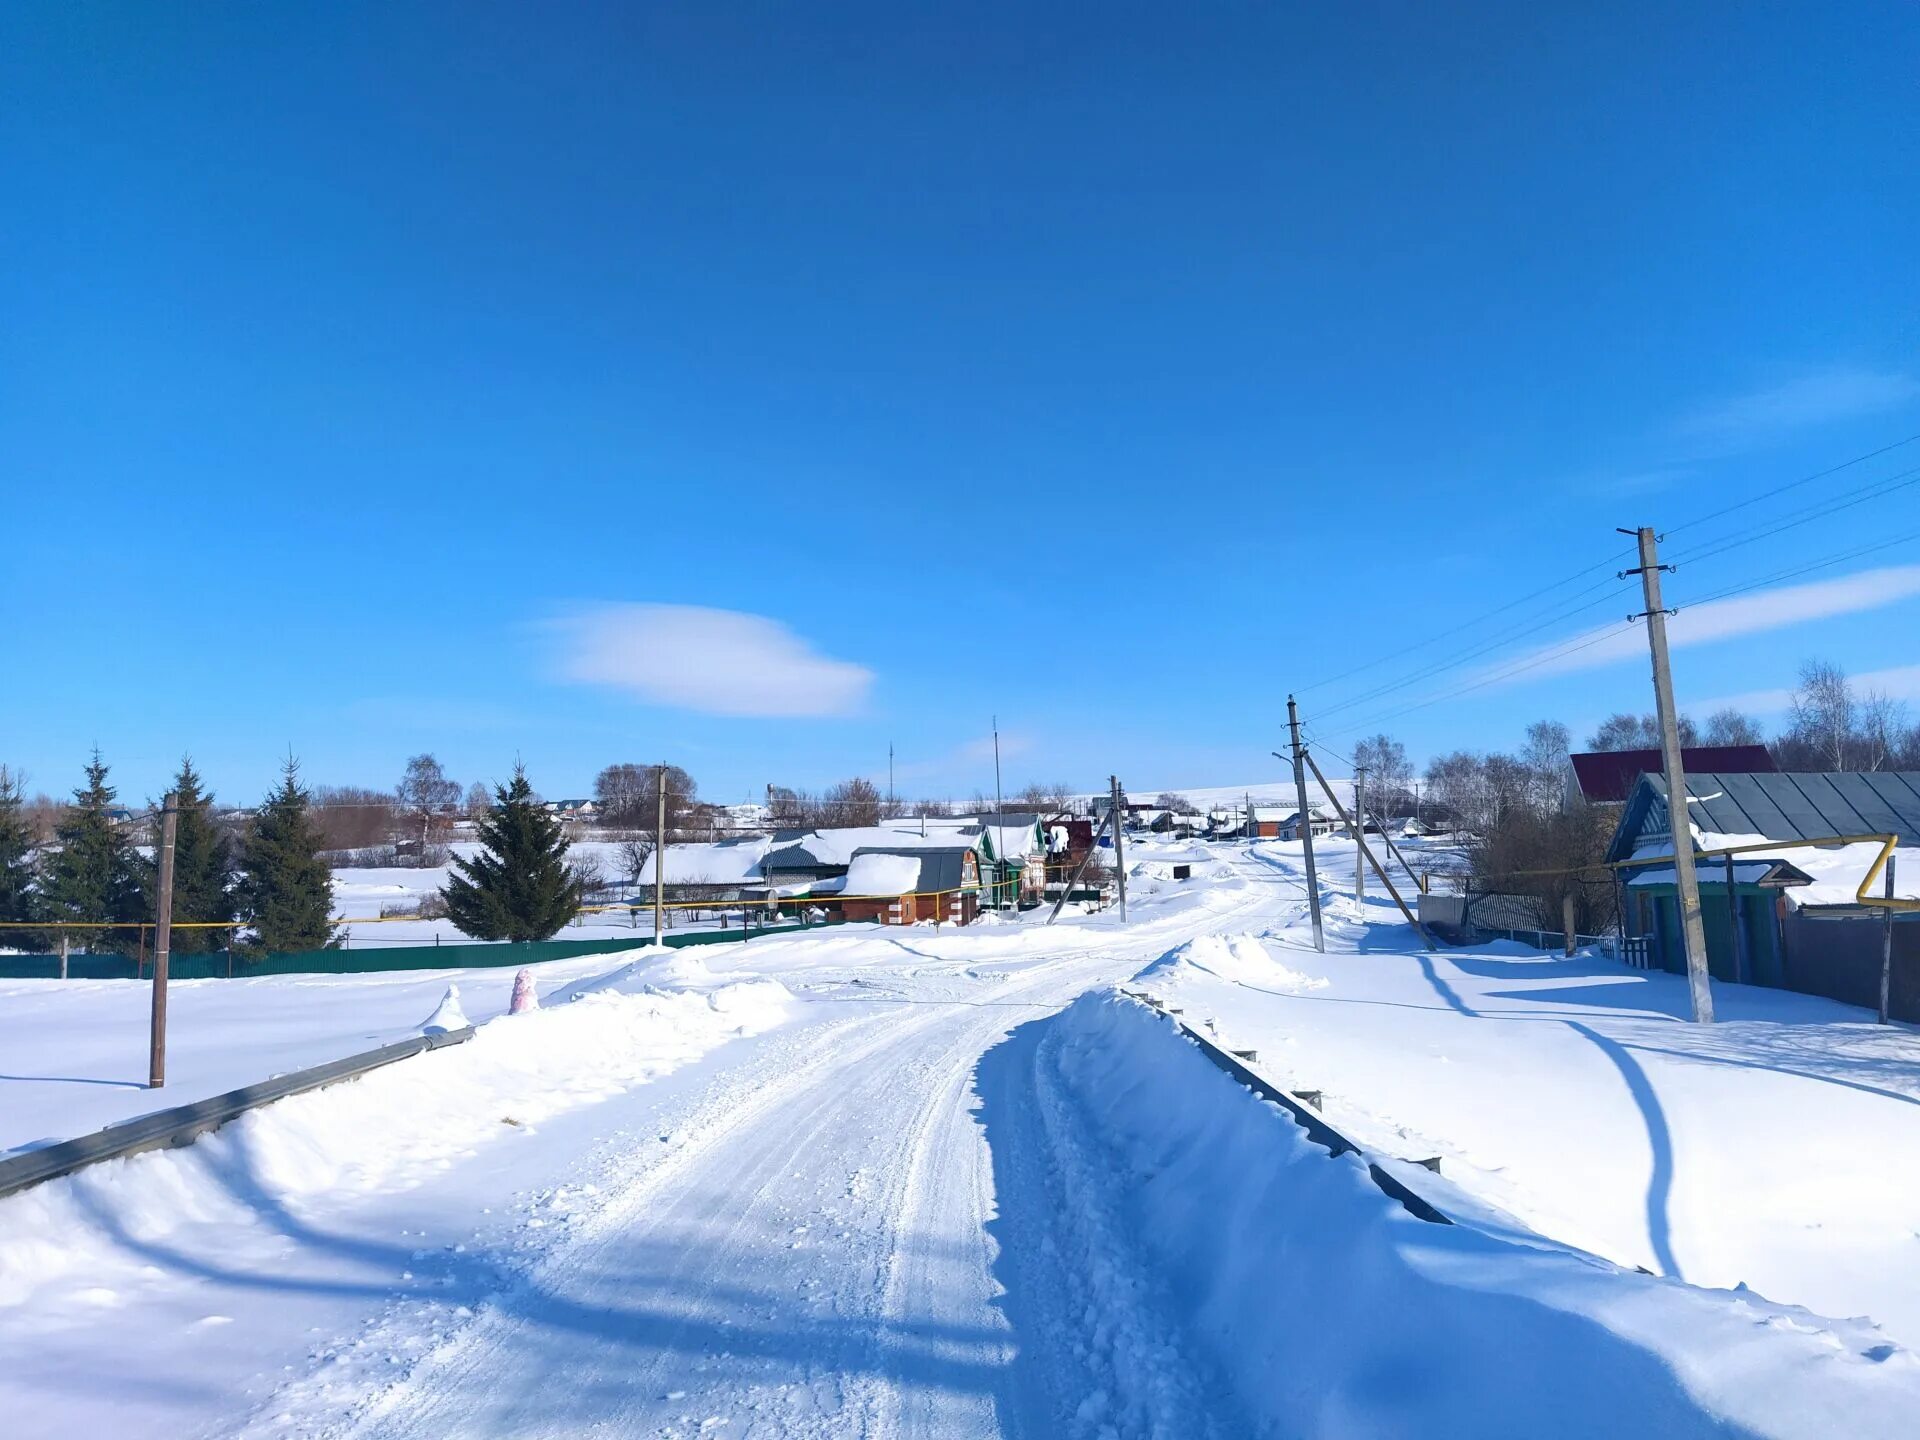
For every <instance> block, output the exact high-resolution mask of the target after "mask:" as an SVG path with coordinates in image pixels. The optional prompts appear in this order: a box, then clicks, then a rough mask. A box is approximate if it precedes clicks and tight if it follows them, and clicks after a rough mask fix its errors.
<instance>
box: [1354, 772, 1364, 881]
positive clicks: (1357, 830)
mask: <svg viewBox="0 0 1920 1440" xmlns="http://www.w3.org/2000/svg"><path fill="white" fill-rule="evenodd" d="M1366 834H1367V767H1366V766H1364V765H1356V766H1354V767H1353V898H1354V902H1355V903H1356V904H1364V903H1365V902H1366V898H1367V857H1366V854H1365V851H1366V848H1367V842H1366Z"/></svg>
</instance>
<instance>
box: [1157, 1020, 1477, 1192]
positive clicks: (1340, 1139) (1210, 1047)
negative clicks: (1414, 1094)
mask: <svg viewBox="0 0 1920 1440" xmlns="http://www.w3.org/2000/svg"><path fill="white" fill-rule="evenodd" d="M1120 993H1121V994H1122V995H1125V996H1127V997H1129V998H1130V999H1134V1000H1140V1001H1143V1002H1145V1003H1146V1004H1148V1005H1151V1006H1152V1007H1153V1008H1154V1009H1155V1010H1158V1011H1159V1012H1160V1013H1161V1014H1162V1015H1165V1016H1166V1018H1167V1020H1168V1021H1169V1023H1171V1024H1172V1025H1173V1027H1174V1029H1176V1030H1177V1031H1179V1032H1180V1034H1182V1035H1183V1036H1185V1037H1186V1038H1187V1039H1189V1040H1191V1041H1192V1042H1193V1043H1194V1044H1195V1045H1196V1046H1198V1047H1199V1049H1200V1053H1201V1054H1202V1055H1204V1056H1206V1057H1207V1059H1209V1060H1210V1061H1212V1062H1213V1064H1214V1065H1215V1066H1217V1067H1218V1068H1219V1069H1221V1070H1224V1071H1226V1073H1227V1074H1229V1075H1231V1076H1232V1077H1233V1078H1234V1079H1235V1080H1238V1081H1239V1082H1240V1083H1241V1084H1242V1085H1244V1086H1246V1087H1247V1088H1248V1089H1249V1090H1251V1091H1253V1093H1254V1094H1256V1095H1258V1096H1259V1097H1260V1098H1261V1099H1262V1100H1271V1101H1272V1102H1273V1103H1274V1104H1275V1105H1278V1106H1279V1107H1280V1108H1281V1109H1282V1110H1285V1111H1286V1112H1287V1113H1288V1114H1289V1115H1291V1116H1292V1117H1293V1118H1294V1120H1295V1121H1296V1122H1297V1123H1298V1124H1299V1126H1300V1128H1301V1129H1302V1130H1305V1131H1306V1132H1307V1139H1309V1140H1311V1141H1312V1142H1313V1143H1314V1144H1316V1145H1320V1146H1323V1147H1325V1149H1326V1151H1327V1153H1328V1154H1329V1155H1347V1154H1353V1155H1358V1156H1359V1157H1360V1159H1361V1160H1362V1161H1363V1162H1364V1163H1365V1165H1366V1167H1367V1174H1368V1175H1369V1176H1371V1177H1372V1179H1373V1183H1374V1184H1375V1185H1376V1186H1378V1187H1379V1189H1380V1190H1381V1192H1382V1193H1384V1194H1385V1195H1387V1196H1388V1197H1389V1198H1391V1199H1394V1200H1397V1201H1399V1202H1400V1205H1401V1207H1402V1208H1403V1209H1405V1210H1406V1212H1407V1213H1408V1214H1409V1215H1412V1216H1413V1217H1414V1218H1415V1219H1418V1220H1425V1221H1427V1222H1429V1223H1430V1224H1434V1225H1451V1224H1453V1221H1452V1219H1450V1218H1449V1217H1448V1216H1447V1215H1446V1214H1444V1213H1443V1212H1442V1211H1441V1210H1440V1208H1439V1207H1438V1206H1436V1205H1435V1204H1434V1203H1433V1202H1432V1201H1430V1200H1428V1199H1427V1198H1426V1197H1425V1196H1423V1195H1421V1194H1420V1193H1419V1192H1418V1191H1416V1190H1414V1189H1413V1188H1412V1187H1410V1186H1409V1185H1407V1184H1406V1182H1405V1181H1403V1180H1401V1179H1400V1178H1399V1177H1398V1176H1396V1175H1393V1174H1391V1173H1390V1172H1389V1171H1387V1170H1386V1169H1384V1168H1383V1167H1382V1166H1381V1165H1380V1163H1379V1162H1378V1161H1376V1160H1375V1159H1374V1158H1373V1157H1372V1156H1371V1155H1369V1154H1368V1153H1367V1152H1366V1151H1365V1150H1363V1149H1361V1148H1360V1146H1359V1145H1358V1144H1357V1143H1355V1142H1354V1141H1352V1140H1350V1139H1348V1138H1347V1137H1346V1136H1345V1135H1344V1134H1342V1133H1341V1132H1340V1131H1339V1130H1337V1129H1335V1128H1334V1126H1332V1125H1330V1124H1329V1123H1328V1122H1327V1120H1326V1118H1325V1117H1324V1116H1322V1115H1321V1114H1320V1113H1319V1111H1317V1110H1316V1109H1315V1108H1314V1107H1313V1106H1311V1105H1309V1104H1308V1103H1307V1102H1306V1101H1305V1100H1303V1099H1301V1098H1300V1097H1299V1096H1298V1095H1294V1094H1291V1093H1290V1092H1288V1091H1286V1090H1282V1089H1281V1088H1280V1087H1279V1086H1278V1085H1275V1084H1274V1083H1273V1082H1272V1081H1271V1080H1268V1079H1267V1078H1266V1077H1265V1076H1262V1075H1260V1074H1258V1073H1256V1072H1255V1071H1253V1070H1251V1069H1249V1068H1248V1067H1247V1066H1246V1065H1245V1064H1244V1063H1243V1062H1242V1061H1241V1060H1240V1059H1239V1057H1238V1056H1236V1055H1234V1054H1232V1053H1231V1052H1229V1051H1227V1050H1223V1049H1222V1048H1221V1047H1220V1046H1218V1045H1216V1044H1215V1043H1214V1042H1213V1041H1211V1040H1209V1039H1208V1038H1207V1037H1206V1036H1205V1035H1202V1034H1201V1033H1200V1032H1199V1031H1197V1030H1195V1029H1194V1028H1193V1027H1192V1026H1191V1025H1189V1024H1187V1023H1186V1021H1184V1020H1182V1019H1180V1018H1179V1017H1178V1016H1175V1015H1171V1014H1168V1012H1167V1008H1166V1006H1164V1005H1162V1004H1161V1003H1160V1001H1158V1000H1157V999H1155V998H1154V997H1153V996H1151V995H1145V994H1142V993H1140V992H1138V991H1135V990H1122V991H1121V992H1120ZM1249 1053H1251V1052H1249ZM1409 1163H1413V1164H1418V1163H1419V1162H1418V1161H1413V1162H1409Z"/></svg>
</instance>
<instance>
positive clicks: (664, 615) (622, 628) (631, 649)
mask: <svg viewBox="0 0 1920 1440" xmlns="http://www.w3.org/2000/svg"><path fill="white" fill-rule="evenodd" d="M553 630H554V632H555V634H556V635H557V636H558V637H559V640H560V651H561V653H560V656H559V673H560V676H561V678H562V679H564V680H570V681H574V682H576V683H579V684H583V685H604V686H608V687H610V688H612V689H616V690H624V691H626V692H628V693H630V694H633V695H636V696H638V697H639V698H641V699H642V700H646V701H648V702H650V703H652V704H655V705H670V706H674V707H677V708H679V709H683V710H696V711H699V712H701V713H702V714H707V715H745V716H769V717H771V716H808V715H846V714H850V713H852V712H853V711H855V710H857V709H859V707H860V705H861V703H862V702H863V701H864V700H865V699H866V695H867V690H868V688H869V687H870V686H871V685H872V683H873V672H872V671H871V670H869V669H868V668H867V667H866V666H864V665H856V664H854V663H853V662H851V661H848V660H835V659H831V658H830V657H828V656H825V655H822V654H820V653H819V652H818V651H816V650H815V649H814V648H813V646H812V645H810V644H808V642H807V641H806V640H804V639H802V638H801V637H800V636H798V635H796V634H794V633H793V631H791V630H789V629H788V628H787V627H786V626H785V625H782V624H781V623H780V622H779V621H777V620H771V619H769V618H767V617H766V616H764V615H749V614H746V613H744V612H742V611H739V610H712V609H708V608H706V607H704V606H699V605H600V606H594V607H591V608H588V609H583V610H580V611H578V612H576V613H574V614H572V615H569V616H566V617H564V618H563V619H560V620H558V621H556V622H554V626H553Z"/></svg>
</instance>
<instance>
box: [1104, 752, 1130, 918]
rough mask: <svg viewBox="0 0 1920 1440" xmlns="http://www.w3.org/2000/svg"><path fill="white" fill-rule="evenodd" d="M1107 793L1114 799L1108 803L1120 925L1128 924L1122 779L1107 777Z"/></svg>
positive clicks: (1114, 776)
mask: <svg viewBox="0 0 1920 1440" xmlns="http://www.w3.org/2000/svg"><path fill="white" fill-rule="evenodd" d="M1107 786H1108V791H1107V793H1108V794H1109V795H1110V796H1111V797H1112V798H1111V799H1109V800H1108V801H1107V805H1108V807H1109V810H1110V813H1111V814H1112V816H1113V873H1114V875H1115V876H1116V877H1117V879H1118V883H1119V886H1120V923H1121V924H1122V925H1124V924H1126V923H1127V842H1126V840H1125V839H1124V838H1123V832H1124V831H1125V829H1126V813H1127V812H1126V811H1125V810H1124V809H1123V808H1121V807H1122V802H1121V799H1120V777H1119V776H1118V775H1109V776H1108V777H1107Z"/></svg>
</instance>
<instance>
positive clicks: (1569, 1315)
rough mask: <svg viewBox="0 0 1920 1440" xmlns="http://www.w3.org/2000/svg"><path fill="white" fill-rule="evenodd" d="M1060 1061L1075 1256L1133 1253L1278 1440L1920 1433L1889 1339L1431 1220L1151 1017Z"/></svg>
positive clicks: (1071, 1040) (1115, 1006)
mask: <svg viewBox="0 0 1920 1440" xmlns="http://www.w3.org/2000/svg"><path fill="white" fill-rule="evenodd" d="M1215 958H1218V957H1217V956H1216V957H1215ZM1041 1057H1042V1058H1041V1064H1042V1066H1043V1069H1044V1070H1045V1071H1046V1072H1048V1074H1049V1077H1050V1078H1051V1079H1052V1080H1053V1081H1054V1082H1055V1083H1056V1084H1057V1087H1058V1090H1059V1092H1060V1094H1061V1095H1062V1096H1063V1097H1064V1103H1065V1104H1067V1105H1069V1106H1071V1107H1072V1108H1073V1109H1074V1111H1075V1112H1076V1116H1075V1118H1076V1119H1077V1120H1078V1121H1079V1123H1078V1124H1077V1125H1074V1126H1071V1127H1068V1128H1067V1130H1066V1131H1065V1132H1064V1133H1077V1134H1080V1135H1082V1136H1085V1137H1089V1138H1088V1139H1087V1140H1086V1142H1085V1143H1084V1144H1083V1145H1082V1146H1081V1149H1080V1153H1078V1154H1070V1155H1065V1156H1063V1157H1062V1165H1063V1167H1064V1168H1065V1169H1066V1170H1067V1171H1068V1178H1069V1180H1070V1182H1071V1183H1072V1184H1073V1187H1074V1189H1075V1191H1076V1193H1077V1195H1078V1196H1079V1197H1081V1199H1082V1201H1083V1204H1082V1206H1081V1207H1080V1208H1082V1209H1083V1211H1084V1212H1085V1213H1084V1215H1083V1216H1082V1218H1081V1220H1080V1221H1079V1224H1080V1230H1081V1234H1082V1235H1083V1236H1089V1237H1097V1236H1099V1235H1100V1234H1101V1232H1102V1229H1103V1227H1108V1228H1110V1227H1122V1228H1124V1229H1125V1230H1126V1231H1129V1232H1131V1234H1132V1235H1133V1236H1134V1237H1135V1244H1136V1245H1137V1246H1139V1247H1142V1248H1143V1249H1144V1250H1145V1251H1146V1253H1148V1254H1149V1255H1150V1256H1151V1257H1152V1263H1153V1264H1154V1265H1155V1268H1156V1271H1157V1277H1156V1278H1157V1281H1159V1282H1163V1283H1164V1289H1165V1293H1166V1294H1167V1296H1168V1297H1170V1298H1169V1303H1171V1304H1172V1305H1173V1306H1174V1307H1175V1308H1176V1309H1178V1310H1179V1311H1180V1312H1181V1313H1180V1315H1179V1316H1178V1317H1177V1318H1178V1320H1179V1322H1180V1324H1181V1326H1182V1327H1183V1329H1184V1332H1185V1334H1186V1335H1187V1336H1189V1337H1190V1340H1191V1343H1194V1344H1196V1345H1197V1346H1198V1347H1199V1348H1201V1349H1202V1350H1204V1352H1205V1353H1204V1356H1203V1357H1201V1363H1203V1364H1205V1365H1207V1366H1209V1367H1211V1368H1214V1369H1215V1370H1217V1372H1218V1374H1219V1376H1220V1377H1222V1379H1223V1381H1224V1383H1225V1384H1226V1385H1227V1386H1228V1387H1229V1388H1230V1389H1231V1390H1232V1391H1233V1392H1234V1394H1235V1395H1236V1397H1237V1400H1238V1402H1239V1404H1240V1405H1241V1407H1242V1408H1243V1410H1244V1411H1245V1413H1246V1414H1247V1415H1248V1416H1250V1417H1253V1418H1254V1422H1255V1423H1256V1424H1257V1425H1258V1426H1259V1431H1258V1433H1262V1434H1274V1435H1279V1434H1286V1435H1305V1436H1326V1437H1345V1436H1354V1437H1358V1436H1368V1437H1378V1436H1409V1437H1411V1436H1474V1437H1498V1436H1514V1437H1521V1436H1525V1437H1529V1440H1532V1437H1538V1436H1544V1435H1553V1436H1594V1437H1601V1436H1605V1437H1614V1436H1620V1435H1658V1436H1671V1437H1684V1436H1696V1435H1698V1436H1707V1435H1714V1436H1722V1435H1725V1434H1726V1433H1727V1430H1728V1428H1729V1427H1744V1428H1745V1429H1747V1430H1749V1431H1750V1432H1751V1433H1753V1434H1757V1435H1767V1436H1782V1437H1789V1436H1791V1437H1800V1436H1805V1437H1809V1440H1812V1437H1827V1436H1832V1435H1836V1434H1842V1433H1844V1434H1847V1435H1849V1436H1852V1437H1877V1436H1885V1437H1889V1440H1892V1437H1895V1436H1908V1435H1912V1434H1914V1433H1915V1431H1916V1425H1917V1424H1920V1361H1916V1357H1915V1356H1914V1355H1913V1354H1912V1353H1911V1352H1908V1351H1906V1350H1903V1349H1901V1348H1900V1347H1898V1346H1897V1345H1894V1344H1892V1343H1890V1342H1889V1341H1888V1340H1887V1339H1886V1337H1885V1336H1884V1335H1882V1334H1881V1333H1880V1332H1879V1331H1878V1330H1877V1329H1876V1328H1874V1327H1873V1326H1872V1325H1871V1324H1868V1323H1866V1322H1861V1321H1831V1320H1824V1319H1821V1318H1819V1317H1817V1316H1815V1315H1813V1314H1811V1313H1810V1312H1807V1311H1804V1310H1799V1309H1795V1308H1792V1307H1788V1306H1781V1305H1775V1304H1772V1303H1770V1302H1768V1301H1766V1300H1763V1299H1761V1298H1760V1297H1758V1296H1757V1295H1754V1294H1751V1293H1748V1292H1729V1291H1708V1290H1702V1289H1697V1288H1694V1287H1692V1286H1688V1285H1685V1284H1683V1283H1681V1282H1678V1281H1672V1280H1663V1279H1659V1278H1656V1277H1651V1276H1643V1275H1638V1274H1635V1273H1633V1272H1630V1271H1623V1270H1620V1269H1617V1268H1616V1267H1614V1266H1612V1265H1610V1264H1607V1263H1606V1262H1604V1261H1599V1260H1596V1259H1593V1258H1591V1257H1588V1256H1584V1255H1581V1254H1579V1253H1577V1252H1571V1251H1566V1250H1562V1249H1557V1248H1553V1247H1551V1246H1549V1245H1547V1244H1546V1243H1545V1242H1542V1241H1540V1240H1538V1239H1537V1238H1536V1237H1532V1236H1529V1235H1527V1234H1525V1233H1524V1232H1516V1233H1513V1234H1508V1235H1500V1234H1494V1233H1489V1232H1488V1231H1485V1230H1480V1229H1476V1228H1472V1227H1469V1226H1466V1225H1454V1226H1441V1225H1431V1224H1426V1223H1423V1222H1421V1221H1418V1220H1415V1219H1413V1218H1412V1217H1411V1216H1409V1215H1407V1214H1406V1212H1405V1211H1403V1210H1402V1209H1401V1208H1400V1207H1399V1206H1398V1205H1397V1204H1395V1203H1394V1202H1393V1201H1391V1200H1389V1199H1388V1198H1387V1197H1385V1196H1384V1195H1382V1194H1381V1193H1380V1192H1379V1191H1378V1190H1377V1189H1375V1188H1374V1187H1373V1185H1372V1184H1371V1183H1370V1182H1369V1181H1368V1179H1367V1178H1366V1174H1365V1171H1364V1169H1363V1168H1362V1166H1361V1164H1360V1163H1359V1161H1358V1160H1357V1159H1356V1158H1355V1157H1352V1156H1348V1157H1345V1158H1342V1159H1339V1160H1335V1159H1332V1158H1330V1157H1329V1156H1328V1155H1327V1154H1326V1152H1325V1151H1324V1150H1321V1149H1319V1148H1318V1147H1315V1146H1313V1145H1310V1144H1309V1143H1307V1141H1306V1140H1305V1139H1304V1136H1303V1134H1302V1132H1301V1131H1300V1129H1299V1127H1298V1126H1296V1125H1295V1124H1294V1123H1293V1122H1292V1121H1291V1120H1290V1119H1288V1118H1287V1117H1286V1116H1285V1115H1284V1114H1283V1113H1282V1112H1281V1111H1279V1110H1278V1109H1276V1108H1275V1107H1273V1106H1270V1105H1267V1104H1264V1103H1262V1102H1260V1101H1259V1100H1257V1099H1255V1098H1254V1097H1253V1096H1252V1095H1250V1094H1249V1093H1248V1092H1246V1091H1245V1090H1243V1089H1242V1088H1240V1087H1239V1086H1238V1085H1236V1084H1235V1083H1234V1082H1233V1081H1232V1080H1230V1079H1229V1078H1228V1077H1227V1076H1226V1075H1224V1074H1222V1073H1221V1072H1220V1071H1218V1070H1216V1069H1215V1068H1214V1067H1213V1066H1212V1065H1210V1064H1209V1063H1208V1062H1207V1060H1206V1059H1205V1058H1204V1057H1203V1056H1202V1055H1201V1054H1200V1053H1199V1051H1198V1050H1197V1049H1196V1048H1195V1047H1194V1046H1192V1045H1191V1044H1190V1043H1187V1042H1186V1041H1184V1040H1183V1039H1182V1038H1180V1036H1179V1034H1178V1032H1177V1031H1176V1030H1175V1029H1174V1028H1173V1026H1172V1025H1171V1023H1170V1022H1169V1021H1168V1020H1166V1019H1165V1018H1164V1017H1162V1016H1160V1015H1158V1014H1156V1013H1154V1012H1153V1011H1151V1010H1149V1009H1148V1008H1147V1007H1145V1006H1143V1005H1140V1004H1138V1003H1136V1002H1132V1001H1128V1000H1124V999H1121V998H1119V997H1116V996H1111V995H1095V996H1087V997H1085V998H1083V999H1081V1000H1080V1001H1078V1002H1077V1003H1076V1004H1074V1005H1073V1006H1072V1007H1071V1008H1070V1009H1069V1010H1067V1011H1066V1012H1065V1013H1064V1014H1063V1015H1062V1017H1061V1019H1060V1021H1059V1022H1058V1024H1057V1026H1056V1027H1055V1028H1054V1029H1053V1031H1052V1033H1051V1034H1050V1035H1049V1037H1048V1039H1047V1041H1046V1042H1045V1043H1044V1044H1043V1046H1042V1051H1041ZM1056 1133H1063V1132H1061V1131H1056ZM1114 1253H1118V1251H1117V1247H1113V1246H1109V1245H1106V1244H1102V1243H1098V1242H1097V1240H1096V1241H1094V1242H1092V1243H1088V1244H1087V1245H1086V1248H1085V1252H1084V1253H1082V1254H1076V1255H1075V1256H1074V1257H1073V1259H1074V1262H1075V1263H1076V1264H1079V1265H1082V1266H1084V1267H1087V1268H1088V1269H1089V1270H1090V1271H1091V1272H1092V1273H1093V1275H1094V1278H1095V1280H1096V1282H1097V1279H1098V1275H1099V1273H1101V1269H1102V1267H1103V1266H1110V1265H1111V1263H1112V1262H1111V1260H1110V1259H1109V1256H1110V1255H1112V1254H1114ZM1094 1288H1095V1290H1096V1293H1097V1290H1098V1285H1097V1283H1096V1284H1095V1286H1094ZM1105 1343H1107V1344H1109V1345H1110V1346H1111V1348H1112V1349H1113V1350H1114V1352H1115V1353H1116V1354H1117V1355H1120V1356H1122V1357H1123V1358H1124V1357H1126V1356H1127V1355H1129V1354H1131V1355H1132V1356H1133V1363H1129V1364H1121V1365H1117V1366H1116V1367H1115V1374H1116V1378H1117V1380H1118V1381H1119V1382H1120V1383H1121V1384H1122V1385H1131V1386H1133V1387H1134V1388H1135V1390H1136V1391H1137V1392H1138V1393H1137V1394H1136V1395H1135V1396H1133V1397H1132V1399H1131V1400H1129V1398H1128V1397H1126V1396H1122V1397H1119V1398H1118V1399H1116V1400H1113V1401H1111V1402H1108V1403H1110V1404H1112V1405H1113V1406H1114V1407H1116V1408H1117V1409H1118V1411H1119V1412H1120V1414H1121V1416H1122V1418H1123V1419H1124V1418H1125V1416H1126V1415H1127V1414H1128V1413H1129V1408H1130V1406H1131V1408H1132V1409H1134V1410H1137V1411H1138V1412H1139V1414H1140V1415H1141V1416H1147V1415H1151V1414H1152V1413H1153V1412H1154V1410H1155V1408H1156V1407H1155V1404H1154V1399H1153V1396H1154V1393H1155V1388H1154V1387H1155V1386H1156V1385H1157V1384H1158V1381H1157V1380H1156V1378H1155V1375H1154V1364H1153V1357H1154V1355H1155V1353H1156V1351H1155V1348H1154V1345H1153V1344H1152V1343H1150V1337H1147V1339H1146V1340H1144V1341H1143V1343H1141V1344H1140V1345H1139V1346H1137V1347H1131V1348H1130V1342H1129V1337H1128V1336H1125V1335H1110V1336H1107V1337H1106V1340H1105Z"/></svg>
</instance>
